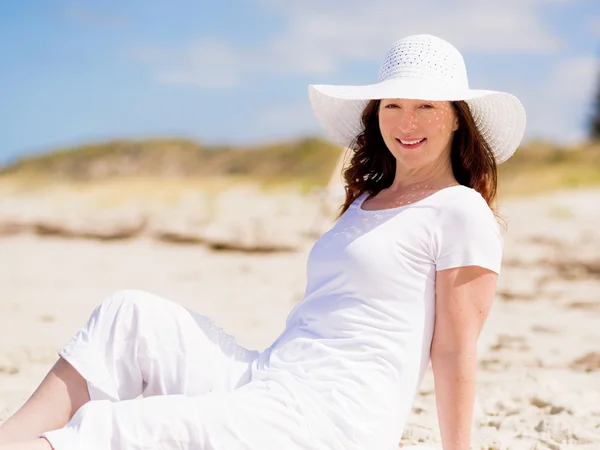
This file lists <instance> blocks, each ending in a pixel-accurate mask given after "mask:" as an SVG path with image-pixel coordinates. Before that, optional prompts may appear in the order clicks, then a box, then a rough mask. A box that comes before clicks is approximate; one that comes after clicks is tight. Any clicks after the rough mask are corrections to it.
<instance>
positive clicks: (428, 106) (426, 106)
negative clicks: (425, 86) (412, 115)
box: [421, 103, 433, 109]
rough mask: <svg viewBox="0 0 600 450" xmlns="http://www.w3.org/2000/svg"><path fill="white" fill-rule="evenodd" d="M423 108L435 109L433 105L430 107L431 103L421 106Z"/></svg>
mask: <svg viewBox="0 0 600 450" xmlns="http://www.w3.org/2000/svg"><path fill="white" fill-rule="evenodd" d="M421 108H423V109H431V108H433V105H430V104H429V103H426V104H424V105H421Z"/></svg>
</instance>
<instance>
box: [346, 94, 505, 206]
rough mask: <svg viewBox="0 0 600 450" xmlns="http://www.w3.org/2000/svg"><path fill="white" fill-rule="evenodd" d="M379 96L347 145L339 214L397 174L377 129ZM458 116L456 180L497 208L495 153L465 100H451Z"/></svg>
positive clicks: (454, 161)
mask: <svg viewBox="0 0 600 450" xmlns="http://www.w3.org/2000/svg"><path fill="white" fill-rule="evenodd" d="M380 102H381V101H380V100H371V101H370V102H369V103H368V104H367V106H366V107H365V109H364V111H363V114H362V125H363V131H362V132H361V133H360V134H359V135H358V136H357V137H356V139H355V140H354V142H353V143H352V145H351V146H350V148H351V149H352V150H354V153H353V155H352V159H351V160H350V165H349V166H348V168H347V169H345V170H344V171H343V179H344V181H345V189H346V200H345V201H344V204H343V205H342V206H341V207H340V213H339V215H338V218H339V217H340V216H341V215H342V214H343V213H344V212H345V211H346V210H347V209H348V208H349V207H350V204H352V202H353V201H354V200H356V199H357V198H358V197H359V196H360V195H362V194H363V193H365V192H368V193H369V194H370V195H377V193H378V192H379V191H381V190H382V189H385V188H387V187H389V186H391V184H392V182H393V181H394V176H395V174H396V158H394V156H393V155H392V153H391V152H390V151H389V150H388V148H387V146H386V145H385V142H384V141H383V137H382V136H381V131H380V129H379V104H380ZM450 103H451V105H452V107H453V108H454V111H455V113H456V115H457V117H458V129H457V130H456V131H455V132H454V137H453V139H452V147H451V151H450V159H451V163H452V171H453V172H454V177H455V178H456V181H458V182H459V183H460V184H462V185H464V186H467V187H470V188H473V189H475V190H476V191H477V192H479V193H480V194H481V195H482V197H483V198H484V199H485V201H486V202H487V204H488V206H489V207H490V208H491V209H492V211H494V213H495V212H496V211H495V209H494V206H493V202H494V200H495V198H496V190H497V185H498V171H497V166H496V160H495V158H494V155H493V153H492V151H491V149H490V147H489V145H488V144H487V143H486V141H485V140H484V139H483V137H482V136H481V133H480V132H479V130H478V129H477V126H476V125H475V121H474V120H473V116H472V115H471V110H470V109H469V105H467V103H466V102H464V101H455V102H450Z"/></svg>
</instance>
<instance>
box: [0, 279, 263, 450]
mask: <svg viewBox="0 0 600 450" xmlns="http://www.w3.org/2000/svg"><path fill="white" fill-rule="evenodd" d="M60 356H61V360H60V361H59V363H57V365H56V366H55V369H53V370H52V371H51V372H50V374H49V375H48V377H47V378H46V379H45V380H44V382H43V383H42V385H41V386H40V387H39V388H38V390H37V391H36V394H34V395H33V396H32V399H31V400H30V401H28V404H26V405H25V406H23V408H22V409H21V410H19V412H18V413H17V414H15V415H14V416H13V417H12V418H11V419H9V421H7V422H6V425H5V426H3V427H2V430H3V431H2V433H5V436H6V438H5V439H6V440H5V442H6V441H7V440H8V439H11V440H12V441H13V442H14V441H15V440H23V439H29V438H30V437H32V436H33V437H35V436H38V435H39V434H41V433H42V432H46V431H50V430H54V429H57V428H62V427H63V426H65V425H66V424H67V423H68V422H69V420H70V419H71V418H72V417H73V415H74V414H75V413H76V411H78V410H79V409H80V407H81V406H82V405H83V404H84V403H86V402H87V401H89V400H108V401H109V402H118V401H122V400H130V399H134V398H136V397H138V396H143V397H148V396H154V395H173V394H182V395H187V396H197V395H202V394H205V393H208V392H229V391H232V390H234V389H235V388H237V387H239V386H241V385H244V384H245V383H247V382H248V381H249V380H250V365H251V362H252V361H253V360H254V359H255V358H257V357H258V352H256V351H251V350H247V349H245V348H243V347H241V346H239V345H238V344H237V343H236V342H235V340H234V339H233V337H232V336H230V335H228V334H226V333H225V332H224V331H223V330H222V329H220V328H219V327H217V326H216V325H215V324H214V323H213V322H212V321H211V320H210V319H209V318H207V317H205V316H201V315H199V314H196V313H194V312H192V311H189V310H187V309H186V308H184V307H183V306H181V305H179V304H177V303H174V302H171V301H168V300H165V299H162V298H160V297H158V296H156V295H153V294H150V293H147V292H144V291H137V290H125V291H118V292H116V293H115V294H113V295H112V296H110V297H109V298H107V299H106V300H105V301H104V302H102V304H101V305H99V306H98V307H97V308H96V309H95V310H94V312H93V313H92V315H91V317H90V319H89V321H88V323H87V324H86V326H85V327H83V328H82V329H81V330H79V331H78V332H77V333H76V334H75V336H74V337H73V338H72V339H71V340H70V341H69V342H68V343H67V345H66V346H65V347H64V348H63V349H62V350H61V352H60ZM58 374H60V376H59V375H58ZM42 386H43V387H42ZM71 397H72V398H71ZM34 398H35V399H34ZM57 405H63V406H62V408H61V409H60V411H58V410H57V409H56V408H57ZM30 420H32V422H30ZM0 439H3V438H2V434H0ZM0 444H2V440H0Z"/></svg>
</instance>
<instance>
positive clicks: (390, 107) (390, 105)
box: [385, 103, 398, 109]
mask: <svg viewBox="0 0 600 450" xmlns="http://www.w3.org/2000/svg"><path fill="white" fill-rule="evenodd" d="M397 106H398V105H395V104H393V103H390V104H388V105H385V107H386V108H388V109H392V108H396V107H397Z"/></svg>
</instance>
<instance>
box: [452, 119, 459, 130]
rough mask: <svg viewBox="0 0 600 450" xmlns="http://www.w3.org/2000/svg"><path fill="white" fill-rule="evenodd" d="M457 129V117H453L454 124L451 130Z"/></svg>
mask: <svg viewBox="0 0 600 450" xmlns="http://www.w3.org/2000/svg"><path fill="white" fill-rule="evenodd" d="M456 130H458V117H456V116H455V117H454V126H453V127H452V131H456Z"/></svg>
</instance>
